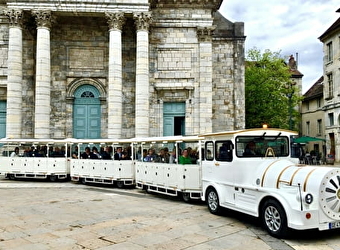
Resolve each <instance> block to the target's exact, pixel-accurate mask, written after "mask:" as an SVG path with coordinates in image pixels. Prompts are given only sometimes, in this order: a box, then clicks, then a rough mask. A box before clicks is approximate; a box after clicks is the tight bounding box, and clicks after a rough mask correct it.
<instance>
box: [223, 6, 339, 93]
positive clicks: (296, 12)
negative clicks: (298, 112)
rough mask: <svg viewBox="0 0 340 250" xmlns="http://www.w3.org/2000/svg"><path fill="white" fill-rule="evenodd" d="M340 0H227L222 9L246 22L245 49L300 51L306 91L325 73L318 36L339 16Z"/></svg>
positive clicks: (301, 69)
mask: <svg viewBox="0 0 340 250" xmlns="http://www.w3.org/2000/svg"><path fill="white" fill-rule="evenodd" d="M339 7H340V4H339V2H338V0H296V1H282V0H275V1H268V0H256V1H254V0H242V1H237V0H228V1H224V2H223V4H222V6H221V9H220V11H221V13H222V14H223V15H224V16H225V17H226V18H227V19H229V20H230V21H232V22H236V21H237V22H244V25H245V35H246V36H247V39H246V42H245V46H246V50H249V49H251V48H253V47H257V48H258V49H260V50H265V49H269V50H271V51H273V52H278V51H281V54H282V55H283V56H289V55H291V54H293V55H294V56H295V54H296V53H298V60H299V62H298V63H299V70H300V71H301V72H302V73H303V74H304V77H303V92H306V91H307V90H308V89H309V88H310V87H311V86H312V85H313V84H314V83H315V82H316V81H317V80H318V79H319V77H320V76H321V75H322V74H323V66H322V61H323V47H322V46H323V45H322V43H321V42H320V41H319V39H318V38H319V37H320V36H321V35H322V34H323V33H324V32H325V31H326V30H327V29H328V28H329V27H330V26H331V25H332V24H333V23H334V22H335V21H336V20H337V19H338V18H339V17H340V14H339V13H336V12H335V11H336V10H338V9H339Z"/></svg>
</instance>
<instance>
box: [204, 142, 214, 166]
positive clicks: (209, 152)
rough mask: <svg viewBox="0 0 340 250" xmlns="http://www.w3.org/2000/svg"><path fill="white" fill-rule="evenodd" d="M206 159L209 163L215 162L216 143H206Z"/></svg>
mask: <svg viewBox="0 0 340 250" xmlns="http://www.w3.org/2000/svg"><path fill="white" fill-rule="evenodd" d="M204 152H205V159H206V160H207V161H212V160H214V143H213V142H212V141H209V142H206V143H205V150H204Z"/></svg>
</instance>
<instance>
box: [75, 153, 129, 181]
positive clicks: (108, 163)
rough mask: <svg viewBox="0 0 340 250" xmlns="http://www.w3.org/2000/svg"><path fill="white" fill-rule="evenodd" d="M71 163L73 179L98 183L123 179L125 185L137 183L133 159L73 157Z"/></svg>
mask: <svg viewBox="0 0 340 250" xmlns="http://www.w3.org/2000/svg"><path fill="white" fill-rule="evenodd" d="M70 163H71V164H70V169H71V170H70V171H71V173H70V175H71V179H72V180H84V182H96V183H114V182H115V181H122V182H124V184H125V185H133V184H134V183H135V168H134V164H133V162H132V161H131V160H124V161H117V160H94V159H71V160H70Z"/></svg>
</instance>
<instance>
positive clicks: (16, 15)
mask: <svg viewBox="0 0 340 250" xmlns="http://www.w3.org/2000/svg"><path fill="white" fill-rule="evenodd" d="M3 13H4V15H6V16H8V19H9V22H10V25H11V26H14V27H20V28H21V27H22V23H23V11H22V10H15V9H5V10H4V11H3Z"/></svg>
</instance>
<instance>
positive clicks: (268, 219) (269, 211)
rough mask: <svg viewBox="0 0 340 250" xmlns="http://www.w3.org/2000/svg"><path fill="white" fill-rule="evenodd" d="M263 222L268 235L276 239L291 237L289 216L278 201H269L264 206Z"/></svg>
mask: <svg viewBox="0 0 340 250" xmlns="http://www.w3.org/2000/svg"><path fill="white" fill-rule="evenodd" d="M261 220H262V223H263V226H264V228H265V229H266V230H267V231H268V233H269V234H270V235H272V236H274V237H276V238H285V237H287V236H288V235H289V228H288V226H287V225H288V224H287V215H286V213H285V210H284V209H283V207H282V205H281V204H280V203H279V202H278V201H277V200H273V199H270V200H267V201H265V203H264V204H263V206H262V213H261Z"/></svg>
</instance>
